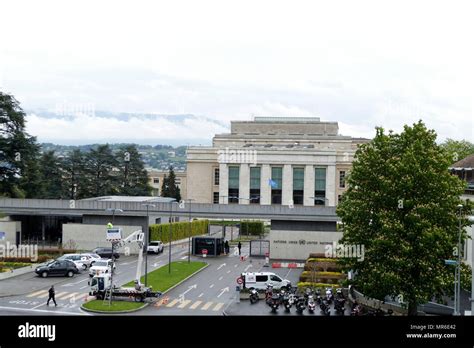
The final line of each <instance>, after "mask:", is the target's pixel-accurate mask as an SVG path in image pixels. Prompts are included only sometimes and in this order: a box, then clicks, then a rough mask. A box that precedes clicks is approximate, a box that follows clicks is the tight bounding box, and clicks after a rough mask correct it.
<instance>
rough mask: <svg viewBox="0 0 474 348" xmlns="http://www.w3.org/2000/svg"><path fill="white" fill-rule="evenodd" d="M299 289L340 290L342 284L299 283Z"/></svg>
mask: <svg viewBox="0 0 474 348" xmlns="http://www.w3.org/2000/svg"><path fill="white" fill-rule="evenodd" d="M296 286H297V287H298V289H301V288H333V289H334V288H340V287H341V285H340V284H328V283H311V282H299V283H298V284H296Z"/></svg>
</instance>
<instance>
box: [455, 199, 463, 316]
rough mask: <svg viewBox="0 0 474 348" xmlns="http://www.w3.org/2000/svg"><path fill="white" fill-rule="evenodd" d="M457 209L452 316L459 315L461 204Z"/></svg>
mask: <svg viewBox="0 0 474 348" xmlns="http://www.w3.org/2000/svg"><path fill="white" fill-rule="evenodd" d="M457 207H458V209H459V233H458V255H457V256H458V260H457V263H456V271H455V275H454V277H455V281H454V291H455V292H454V315H461V306H460V302H461V232H462V226H461V217H462V208H463V206H462V204H458V206H457Z"/></svg>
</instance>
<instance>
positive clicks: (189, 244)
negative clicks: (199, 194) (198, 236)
mask: <svg viewBox="0 0 474 348" xmlns="http://www.w3.org/2000/svg"><path fill="white" fill-rule="evenodd" d="M185 201H187V202H189V234H188V263H191V235H192V229H193V226H192V225H193V222H192V220H191V204H192V202H193V201H195V199H193V198H188V199H186V200H185Z"/></svg>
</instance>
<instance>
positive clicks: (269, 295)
mask: <svg viewBox="0 0 474 348" xmlns="http://www.w3.org/2000/svg"><path fill="white" fill-rule="evenodd" d="M272 296H273V286H272V285H271V284H267V288H266V289H265V301H266V302H267V303H268V301H270V300H271V299H272Z"/></svg>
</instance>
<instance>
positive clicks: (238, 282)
mask: <svg viewBox="0 0 474 348" xmlns="http://www.w3.org/2000/svg"><path fill="white" fill-rule="evenodd" d="M243 282H244V280H243V279H242V277H238V278H237V284H239V285H240V284H242V283H243Z"/></svg>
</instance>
